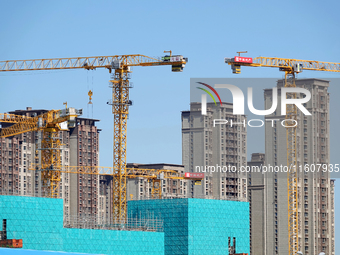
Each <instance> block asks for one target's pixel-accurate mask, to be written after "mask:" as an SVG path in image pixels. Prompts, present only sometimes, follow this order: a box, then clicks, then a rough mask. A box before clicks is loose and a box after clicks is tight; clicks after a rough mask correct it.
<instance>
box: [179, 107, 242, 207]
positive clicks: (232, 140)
mask: <svg viewBox="0 0 340 255" xmlns="http://www.w3.org/2000/svg"><path fill="white" fill-rule="evenodd" d="M232 112H233V107H232V104H231V103H223V104H222V106H221V105H215V104H214V103H207V115H202V114H201V103H191V104H190V111H183V112H182V163H183V165H184V167H185V170H186V171H187V172H204V173H205V179H204V180H203V181H202V185H195V184H194V182H191V184H190V187H189V194H188V197H193V198H211V199H230V200H240V201H247V176H246V174H245V173H240V172H238V171H236V172H232V171H226V172H223V170H221V171H220V169H222V168H223V167H234V168H235V169H237V170H239V169H240V167H241V166H246V164H247V159H246V155H247V129H246V117H245V116H244V115H233V114H232ZM214 120H222V122H223V121H228V123H227V124H225V123H223V124H221V125H217V124H216V123H217V122H216V123H215V121H214ZM220 123H221V121H220ZM232 123H233V124H232ZM215 124H216V125H215ZM214 168H215V169H214ZM229 169H230V168H229Z"/></svg>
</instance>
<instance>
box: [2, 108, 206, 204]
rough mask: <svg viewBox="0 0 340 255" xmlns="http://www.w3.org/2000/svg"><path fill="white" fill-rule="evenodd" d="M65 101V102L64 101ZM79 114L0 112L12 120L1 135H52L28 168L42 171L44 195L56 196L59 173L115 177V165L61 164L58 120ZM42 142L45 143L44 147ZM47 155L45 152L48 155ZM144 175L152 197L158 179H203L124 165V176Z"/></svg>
mask: <svg viewBox="0 0 340 255" xmlns="http://www.w3.org/2000/svg"><path fill="white" fill-rule="evenodd" d="M64 104H67V103H64ZM81 113H82V110H75V109H74V108H66V109H64V110H51V111H48V112H46V113H44V114H42V115H39V116H35V117H29V116H24V115H15V114H6V113H0V123H12V124H13V123H14V125H11V126H9V127H4V128H2V129H0V137H10V136H14V135H19V134H22V133H26V132H32V131H40V130H43V131H44V132H46V133H48V134H47V135H46V134H44V137H52V138H53V139H52V140H53V141H54V143H53V144H52V143H44V142H42V148H41V149H43V151H45V157H43V158H42V159H41V165H40V164H36V163H33V164H31V166H30V168H29V170H33V171H35V170H39V171H42V179H43V183H44V184H45V185H44V188H45V195H46V193H47V191H48V190H50V192H49V193H47V196H49V197H53V198H58V197H59V196H58V195H59V192H58V187H59V183H60V173H71V174H92V175H113V176H114V178H118V174H115V169H114V167H101V166H62V165H61V159H60V150H61V148H60V145H61V140H60V138H59V136H57V135H54V133H57V132H58V131H64V130H67V129H62V128H61V127H60V125H59V124H60V123H62V122H65V121H67V122H68V127H69V128H73V127H75V123H76V122H75V118H76V117H77V116H79V115H80V114H81ZM43 145H45V146H43ZM48 153H49V155H48V156H46V154H48ZM140 177H142V178H145V179H147V180H149V181H150V182H151V184H152V186H151V187H152V189H151V196H152V198H157V197H158V198H162V189H161V180H163V179H171V180H188V179H190V180H202V179H203V178H204V174H203V173H185V175H183V176H182V175H181V174H180V173H179V172H178V171H175V170H167V169H143V168H126V172H125V174H124V178H140Z"/></svg>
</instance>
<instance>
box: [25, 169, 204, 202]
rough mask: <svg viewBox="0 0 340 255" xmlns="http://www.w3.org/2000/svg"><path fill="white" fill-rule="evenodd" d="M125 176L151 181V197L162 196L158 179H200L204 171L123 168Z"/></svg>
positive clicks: (88, 171) (99, 171) (106, 172)
mask: <svg viewBox="0 0 340 255" xmlns="http://www.w3.org/2000/svg"><path fill="white" fill-rule="evenodd" d="M39 169H40V166H39V165H38V164H32V165H31V166H30V168H29V170H32V171H36V170H39ZM125 169H126V171H125V178H130V179H134V178H145V179H147V180H149V181H151V182H152V189H151V196H152V198H159V199H161V198H162V189H161V184H160V181H161V180H163V179H170V180H194V181H195V180H202V179H204V173H185V174H184V175H182V174H180V173H179V172H178V171H176V170H168V169H150V168H131V167H130V168H129V167H127V168H125ZM114 171H115V169H114V168H113V167H103V166H63V167H62V168H61V169H60V172H61V173H70V174H91V175H111V176H112V175H114V177H117V176H116V175H117V174H113V173H114Z"/></svg>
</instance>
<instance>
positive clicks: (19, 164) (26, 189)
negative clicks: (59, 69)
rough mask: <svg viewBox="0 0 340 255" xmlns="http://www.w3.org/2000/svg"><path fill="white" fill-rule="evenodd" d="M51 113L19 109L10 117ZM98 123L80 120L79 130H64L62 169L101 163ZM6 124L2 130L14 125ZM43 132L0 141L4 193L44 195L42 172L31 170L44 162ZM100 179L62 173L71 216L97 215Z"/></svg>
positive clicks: (63, 194) (61, 134)
mask: <svg viewBox="0 0 340 255" xmlns="http://www.w3.org/2000/svg"><path fill="white" fill-rule="evenodd" d="M45 112H47V110H43V109H42V110H32V109H31V108H30V107H27V108H26V110H15V111H11V112H9V113H10V114H16V115H25V116H29V117H33V116H37V115H40V114H43V113H45ZM97 121H98V120H94V119H86V118H77V119H76V127H75V128H72V129H70V130H69V131H60V132H59V138H60V140H61V144H62V145H61V163H62V166H87V165H93V166H97V165H98V161H99V131H100V130H99V129H97V127H96V126H95V123H96V122H97ZM10 125H11V124H9V123H2V127H7V126H10ZM41 135H42V134H41V132H27V133H23V134H20V135H15V136H12V137H8V138H0V194H10V195H12V194H14V195H30V196H43V195H44V194H42V184H41V178H40V172H39V171H31V170H29V168H30V166H31V163H37V164H39V163H41V162H40V158H41V157H40V154H41V150H40V148H41V145H40V144H41ZM98 189H99V177H98V176H96V175H80V174H70V173H62V174H61V181H60V185H59V197H60V198H63V200H64V213H65V216H67V215H88V214H97V195H98Z"/></svg>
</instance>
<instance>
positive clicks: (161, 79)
mask: <svg viewBox="0 0 340 255" xmlns="http://www.w3.org/2000/svg"><path fill="white" fill-rule="evenodd" d="M339 7H340V4H339V2H338V1H328V2H327V4H325V3H324V2H321V1H285V2H280V1H210V2H208V1H176V0H175V1H101V0H97V1H84V0H83V1H76V0H73V1H63V0H62V1H0V16H1V18H2V19H1V20H2V26H0V35H1V42H0V45H1V47H0V60H19V59H39V58H54V57H82V56H100V55H117V54H144V55H148V56H161V55H163V51H164V50H172V51H173V53H174V54H182V55H184V56H185V57H188V58H189V62H188V64H187V66H186V68H185V69H184V72H183V73H172V72H171V71H170V67H169V66H165V67H135V68H133V74H132V79H131V81H132V82H133V84H134V88H133V89H131V94H130V99H131V100H133V103H134V105H133V106H132V107H131V108H130V116H129V122H128V145H127V146H128V147H127V148H128V152H127V161H128V162H139V163H159V162H166V163H175V164H181V162H182V156H181V116H180V112H181V111H183V110H188V109H189V102H190V97H189V95H190V93H189V88H190V86H189V84H190V78H230V77H234V75H233V74H232V73H231V70H230V66H228V65H226V64H224V61H223V60H224V57H232V56H234V55H236V51H240V50H247V51H248V52H249V53H248V54H247V56H250V57H257V56H267V57H283V58H296V59H307V60H308V59H311V60H320V61H329V62H340V61H339V60H340V58H339V56H340V47H339V39H340V38H339V24H340V22H339V21H340V16H339V14H338V10H339V9H340V8H339ZM238 77H240V78H241V77H242V78H249V77H256V78H267V77H270V78H278V79H279V78H282V77H283V73H280V72H279V71H278V70H277V69H275V68H272V69H271V68H243V69H242V73H241V75H240V76H238ZM300 77H309V78H318V77H319V78H320V77H322V78H324V77H329V78H336V77H340V76H339V73H321V72H307V71H306V72H304V73H302V74H301V76H300ZM109 79H110V75H109V73H108V71H107V70H104V69H103V70H100V69H98V70H95V71H85V70H66V71H65V70H64V71H35V72H23V73H20V72H13V73H10V72H6V73H0V95H1V100H0V112H7V111H11V110H14V109H25V108H26V107H27V106H30V107H33V108H34V109H60V108H62V107H63V105H62V103H63V102H64V101H67V102H68V105H69V106H71V107H76V108H83V109H84V111H85V112H84V115H83V116H84V117H92V114H91V111H90V113H88V112H87V102H88V96H87V92H88V90H89V89H92V90H93V91H94V95H93V117H94V118H96V119H100V122H99V123H98V126H99V127H100V128H101V129H102V130H103V131H102V132H101V135H100V136H101V138H100V165H102V166H111V165H112V139H113V136H112V128H113V120H112V114H111V108H110V106H108V105H107V104H106V102H107V101H108V100H109V99H110V98H111V90H110V88H109V87H108V86H109V83H108V81H109ZM333 91H335V92H334V94H337V93H338V94H339V95H340V91H338V90H336V89H333ZM330 92H331V97H332V96H333V94H332V88H330ZM331 103H332V102H331ZM331 114H332V115H331V118H332V121H335V120H336V119H338V116H337V114H338V109H334V108H332V109H331ZM248 142H249V141H248ZM259 148H261V145H259ZM262 148H264V144H263V145H262ZM252 152H253V151H249V152H248V154H250V153H252ZM336 153H338V151H337V152H336ZM332 155H333V154H332ZM336 163H340V162H336ZM336 210H337V211H339V210H340V189H339V188H337V189H336ZM336 234H337V235H339V234H340V228H339V224H338V223H337V227H336ZM337 249H338V252H339V249H340V247H338V248H337Z"/></svg>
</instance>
